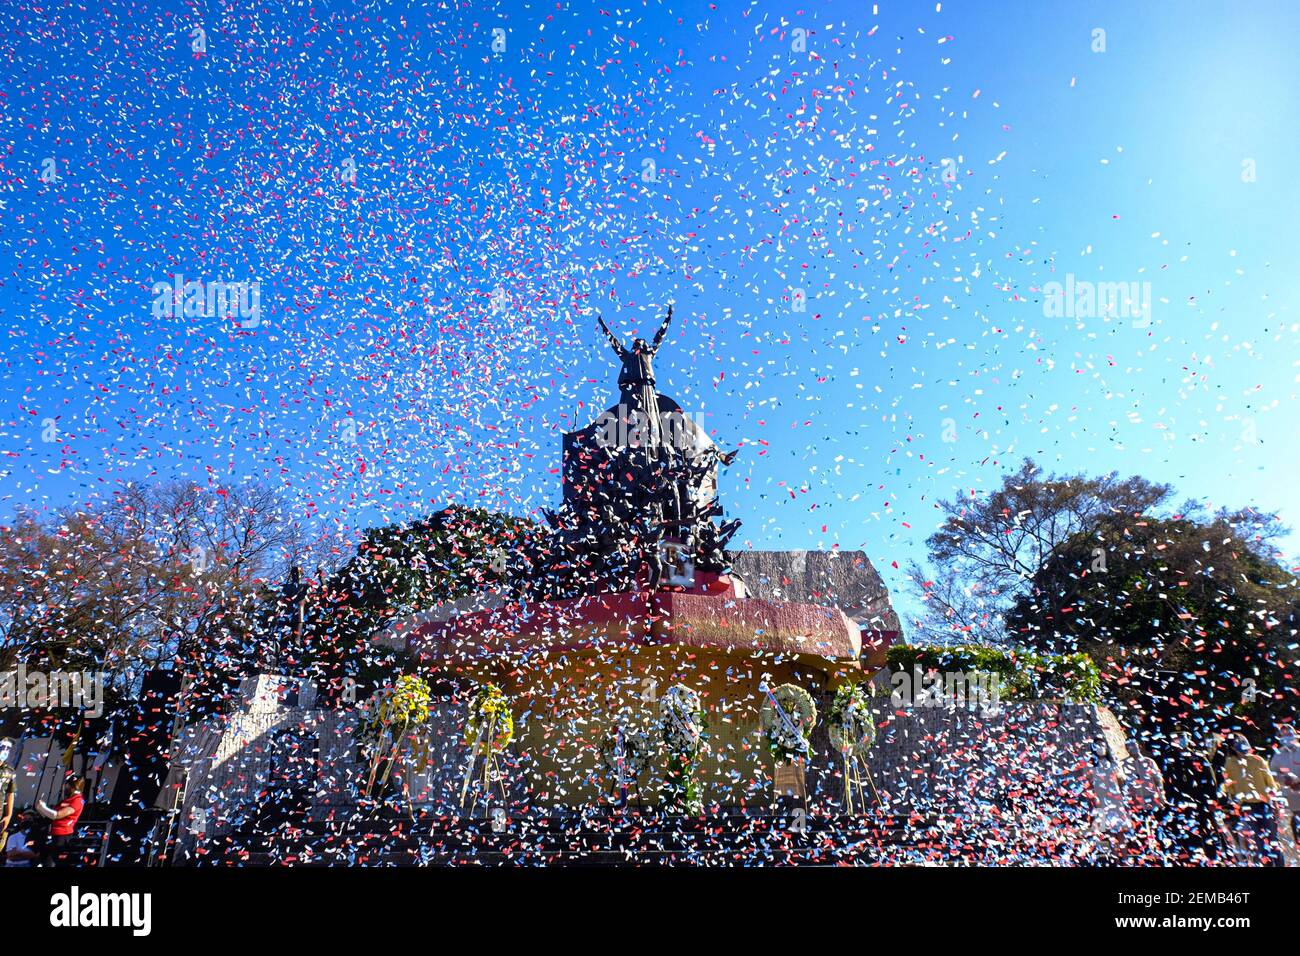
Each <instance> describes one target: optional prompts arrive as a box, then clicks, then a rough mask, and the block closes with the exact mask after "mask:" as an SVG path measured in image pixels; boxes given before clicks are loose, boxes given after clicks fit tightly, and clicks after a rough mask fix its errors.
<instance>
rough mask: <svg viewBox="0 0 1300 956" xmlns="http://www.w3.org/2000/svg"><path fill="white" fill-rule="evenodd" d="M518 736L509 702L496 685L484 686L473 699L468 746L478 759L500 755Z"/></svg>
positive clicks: (466, 725)
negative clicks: (488, 755) (490, 755)
mask: <svg viewBox="0 0 1300 956" xmlns="http://www.w3.org/2000/svg"><path fill="white" fill-rule="evenodd" d="M514 737H515V719H514V717H513V716H512V715H511V713H510V701H509V700H507V699H506V695H505V692H504V691H503V690H502V689H501V688H500V687H498V686H497V685H496V684H484V685H482V686H481V687H479V688H478V690H476V691H475V692H474V696H473V697H471V698H470V702H469V713H468V715H467V716H466V718H465V745H466V746H468V747H470V748H472V749H473V750H474V753H475V754H476V755H479V756H485V755H487V754H499V753H501V752H502V751H503V750H505V749H506V747H508V746H510V741H512V740H514Z"/></svg>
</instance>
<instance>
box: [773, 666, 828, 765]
mask: <svg viewBox="0 0 1300 956" xmlns="http://www.w3.org/2000/svg"><path fill="white" fill-rule="evenodd" d="M760 693H761V694H762V697H763V702H762V705H761V707H760V708H759V726H760V727H761V728H762V732H763V739H764V741H765V742H766V743H767V749H768V752H769V753H771V754H772V758H773V759H774V760H776V762H777V763H790V762H792V761H794V760H796V759H798V758H800V757H807V756H808V750H809V744H808V737H809V736H810V735H811V734H812V732H813V728H814V727H815V726H816V725H817V705H816V704H815V703H814V702H813V699H812V695H811V694H809V693H808V692H807V691H806V690H804V689H803V688H802V687H800V686H799V685H798V684H781V685H780V686H779V687H773V688H771V689H770V690H769V689H768V687H767V685H766V684H763V685H762V686H761V688H760Z"/></svg>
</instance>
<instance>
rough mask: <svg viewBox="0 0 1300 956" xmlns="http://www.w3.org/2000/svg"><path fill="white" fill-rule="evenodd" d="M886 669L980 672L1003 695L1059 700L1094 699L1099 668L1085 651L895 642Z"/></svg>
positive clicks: (1097, 698) (1098, 687)
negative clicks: (993, 677) (993, 681)
mask: <svg viewBox="0 0 1300 956" xmlns="http://www.w3.org/2000/svg"><path fill="white" fill-rule="evenodd" d="M886 662H887V665H888V667H889V669H890V671H891V672H895V673H897V672H900V671H902V672H905V673H911V672H912V671H913V670H914V669H919V670H920V671H921V672H922V673H925V672H927V671H938V672H940V673H953V672H962V673H965V674H970V673H974V672H977V671H978V672H982V673H986V674H995V675H997V677H998V678H999V680H1000V685H1001V694H1002V698H1003V699H1004V700H1040V699H1048V700H1064V701H1068V702H1071V703H1085V704H1086V703H1098V702H1099V701H1100V700H1101V672H1100V670H1099V669H1098V667H1097V664H1096V662H1095V661H1094V660H1093V659H1092V658H1090V657H1089V656H1088V655H1087V654H1080V653H1074V654H1039V653H1036V652H1034V651H1029V650H1015V649H1008V648H1004V647H985V646H982V645H977V644H962V645H953V646H944V645H930V646H918V645H914V644H895V645H894V646H893V647H891V648H889V650H888V651H887V652H886Z"/></svg>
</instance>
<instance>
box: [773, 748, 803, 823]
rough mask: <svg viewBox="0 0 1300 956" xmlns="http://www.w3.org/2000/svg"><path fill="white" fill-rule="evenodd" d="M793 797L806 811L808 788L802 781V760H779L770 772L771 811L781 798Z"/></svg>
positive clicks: (800, 758) (801, 758)
mask: <svg viewBox="0 0 1300 956" xmlns="http://www.w3.org/2000/svg"><path fill="white" fill-rule="evenodd" d="M784 796H793V797H794V798H795V799H796V800H799V801H801V802H802V803H803V808H804V810H805V812H806V811H807V809H808V788H807V784H806V783H805V780H804V758H803V757H796V758H795V759H794V760H781V761H778V762H777V763H776V766H775V767H774V768H773V770H772V809H774V810H775V809H776V808H777V804H778V802H779V801H780V799H781V797H784Z"/></svg>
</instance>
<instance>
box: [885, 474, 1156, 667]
mask: <svg viewBox="0 0 1300 956" xmlns="http://www.w3.org/2000/svg"><path fill="white" fill-rule="evenodd" d="M1170 493H1171V489H1170V488H1169V486H1168V485H1159V484H1154V483H1152V482H1149V481H1147V480H1145V479H1143V478H1139V477H1136V476H1134V477H1130V478H1120V477H1119V476H1118V474H1117V473H1111V474H1109V475H1105V476H1103V477H1099V478H1098V477H1091V476H1088V475H1084V474H1078V475H1068V476H1064V477H1057V476H1052V475H1048V476H1043V475H1042V472H1041V469H1040V468H1039V467H1038V466H1037V465H1036V464H1034V462H1033V461H1032V460H1031V459H1028V458H1026V459H1025V460H1024V462H1023V463H1022V464H1021V466H1020V469H1019V470H1018V471H1016V472H1015V473H1013V474H1009V475H1006V476H1004V477H1003V479H1002V487H1001V488H999V489H998V490H996V491H994V492H993V493H992V494H989V495H987V496H984V497H976V496H975V494H974V492H972V493H971V497H970V499H969V500H968V501H964V502H962V501H957V502H954V501H941V502H939V508H940V509H941V510H942V511H943V512H944V515H945V517H944V521H943V524H942V526H941V527H940V528H939V530H938V531H936V532H935V533H934V534H932V535H930V537H929V538H928V539H927V540H926V546H927V548H928V549H929V553H930V561H931V563H932V564H934V565H935V566H936V567H937V569H938V570H937V571H934V572H930V571H927V570H926V569H925V568H923V567H921V566H919V565H915V564H914V565H913V566H912V568H911V569H910V573H909V576H910V578H911V580H912V582H913V584H914V585H915V586H916V587H917V588H918V589H919V591H920V592H921V597H922V600H923V602H924V605H925V607H926V610H927V613H926V615H925V616H924V617H923V618H922V619H921V620H920V621H917V622H916V623H915V625H914V629H915V630H916V631H917V632H918V635H919V636H920V637H921V638H922V639H929V640H933V641H935V642H937V643H946V642H957V643H968V642H978V643H1001V642H1003V641H1004V640H1005V629H1004V626H1003V621H1002V618H1003V615H1004V614H1005V612H1006V610H1007V608H1009V607H1010V606H1011V605H1012V604H1014V603H1015V602H1016V600H1017V599H1019V598H1020V597H1021V596H1022V595H1024V594H1025V593H1026V592H1027V591H1028V590H1029V589H1030V587H1031V581H1032V580H1033V577H1034V575H1035V574H1037V573H1038V570H1039V569H1040V568H1041V567H1042V566H1043V564H1044V563H1045V562H1046V561H1047V559H1048V557H1049V556H1050V555H1051V554H1052V553H1053V551H1054V550H1055V549H1056V548H1057V547H1059V546H1060V545H1061V544H1063V543H1064V542H1066V541H1068V540H1069V539H1070V538H1072V537H1073V536H1075V535H1077V534H1080V533H1082V532H1086V531H1088V530H1090V529H1092V528H1095V527H1096V526H1097V525H1098V523H1099V522H1100V521H1101V520H1103V519H1104V518H1106V517H1108V516H1112V515H1135V514H1144V513H1146V512H1148V511H1150V510H1151V509H1154V508H1156V507H1158V506H1159V505H1160V504H1161V503H1162V502H1164V501H1165V500H1166V499H1167V498H1168V497H1169V495H1170Z"/></svg>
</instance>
